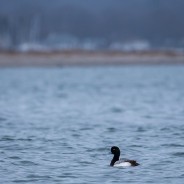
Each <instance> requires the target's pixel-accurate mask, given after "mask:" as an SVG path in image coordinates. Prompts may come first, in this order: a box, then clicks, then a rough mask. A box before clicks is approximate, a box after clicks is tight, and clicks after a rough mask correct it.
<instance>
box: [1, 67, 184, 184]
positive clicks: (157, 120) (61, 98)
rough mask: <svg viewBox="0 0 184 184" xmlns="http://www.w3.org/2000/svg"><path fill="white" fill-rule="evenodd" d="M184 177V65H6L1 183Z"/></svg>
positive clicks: (178, 181) (176, 181)
mask: <svg viewBox="0 0 184 184" xmlns="http://www.w3.org/2000/svg"><path fill="white" fill-rule="evenodd" d="M114 145H115V146H119V147H120V149H121V157H122V158H129V159H136V160H137V161H138V162H139V163H140V164H141V165H140V166H138V167H131V168H113V167H110V166H109V164H110V161H111V159H112V155H111V154H110V148H111V146H114ZM183 181H184V67H183V66H149V67H143V66H142V67H141V66H136V67H91V68H90V67H89V68H85V67H83V68H82V67H81V68H80V67H73V68H52V69H42V68H40V69H34V68H29V69H26V68H21V69H18V68H17V69H0V183H1V184H4V183H5V184H10V183H36V184H37V183H38V184H41V183H43V184H45V183H46V184H57V183H58V184H59V183H65V184H70V183H73V184H87V183H107V184H108V183H121V184H122V183H142V184H146V183H154V184H158V183H162V184H168V183H170V184H172V183H173V184H183Z"/></svg>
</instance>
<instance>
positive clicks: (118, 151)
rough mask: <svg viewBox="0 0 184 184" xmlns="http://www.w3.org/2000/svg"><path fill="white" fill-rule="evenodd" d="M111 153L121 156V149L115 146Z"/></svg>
mask: <svg viewBox="0 0 184 184" xmlns="http://www.w3.org/2000/svg"><path fill="white" fill-rule="evenodd" d="M111 153H112V154H113V155H117V156H120V149H119V148H118V147H117V146H113V147H112V148H111Z"/></svg>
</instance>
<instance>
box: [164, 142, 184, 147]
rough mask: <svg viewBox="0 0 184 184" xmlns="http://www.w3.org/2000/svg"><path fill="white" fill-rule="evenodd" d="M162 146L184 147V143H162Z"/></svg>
mask: <svg viewBox="0 0 184 184" xmlns="http://www.w3.org/2000/svg"><path fill="white" fill-rule="evenodd" d="M162 146H165V147H184V145H181V144H174V143H173V144H162Z"/></svg>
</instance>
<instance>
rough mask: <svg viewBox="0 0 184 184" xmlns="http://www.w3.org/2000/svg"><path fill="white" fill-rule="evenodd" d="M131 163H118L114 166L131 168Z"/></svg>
mask: <svg viewBox="0 0 184 184" xmlns="http://www.w3.org/2000/svg"><path fill="white" fill-rule="evenodd" d="M130 166H131V163H130V162H123V161H117V162H115V164H114V167H130Z"/></svg>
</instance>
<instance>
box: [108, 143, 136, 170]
mask: <svg viewBox="0 0 184 184" xmlns="http://www.w3.org/2000/svg"><path fill="white" fill-rule="evenodd" d="M111 153H112V154H113V155H114V157H113V159H112V160H111V163H110V166H112V167H130V166H133V167H135V166H138V165H140V164H139V163H137V161H136V160H120V159H119V157H120V149H119V148H118V147H117V146H112V147H111Z"/></svg>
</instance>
